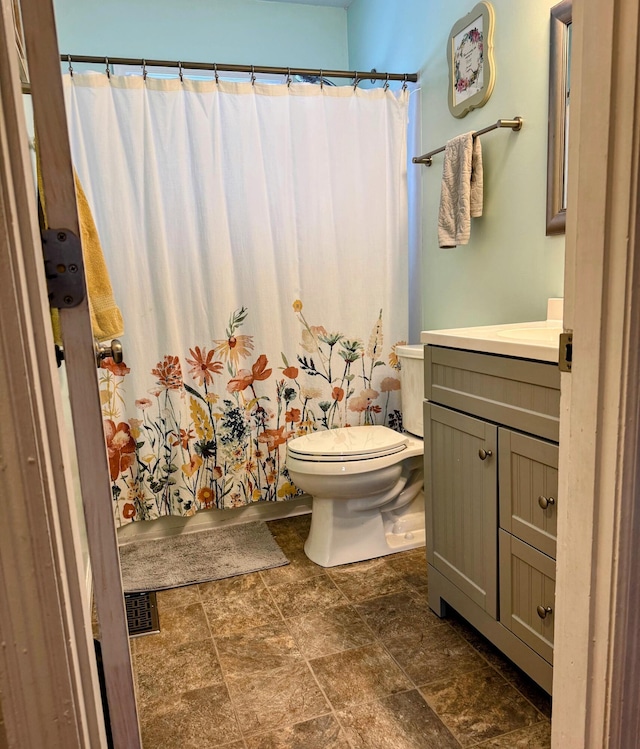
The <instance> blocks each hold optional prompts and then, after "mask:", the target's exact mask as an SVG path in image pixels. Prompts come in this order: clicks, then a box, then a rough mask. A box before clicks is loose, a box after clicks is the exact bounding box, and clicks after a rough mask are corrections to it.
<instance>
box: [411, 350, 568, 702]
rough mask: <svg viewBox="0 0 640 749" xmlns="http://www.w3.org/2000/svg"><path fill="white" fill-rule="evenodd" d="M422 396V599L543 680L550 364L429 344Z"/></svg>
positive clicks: (549, 622)
mask: <svg viewBox="0 0 640 749" xmlns="http://www.w3.org/2000/svg"><path fill="white" fill-rule="evenodd" d="M425 396H426V400H425V408H424V424H425V499H426V501H425V510H426V528H427V561H428V563H429V605H430V606H431V608H432V609H433V610H434V611H435V612H436V613H437V614H438V615H439V616H443V615H445V614H446V609H447V606H448V605H450V606H451V607H453V608H454V609H455V610H456V611H458V612H459V613H460V614H461V615H462V616H464V618H465V619H467V620H468V621H469V622H470V623H471V624H472V625H473V626H474V627H476V629H478V630H479V631H480V632H482V634H484V635H485V636H486V637H487V638H488V639H489V640H491V641H492V642H493V643H494V644H495V645H496V646H497V647H498V648H500V649H501V650H502V651H503V652H504V653H505V654H506V655H507V656H508V657H509V658H511V660H513V661H514V662H515V663H517V664H518V665H519V666H520V667H521V668H522V669H523V670H524V671H526V672H527V673H528V674H529V675H530V676H531V677H532V678H533V679H534V680H535V681H537V682H538V683H539V684H540V685H541V686H543V687H544V688H545V689H547V691H549V692H550V691H551V680H552V665H551V664H552V662H553V619H554V614H553V612H554V607H555V554H556V514H557V493H558V444H557V440H558V426H559V412H560V375H559V372H558V367H557V365H554V364H551V363H546V362H537V361H530V360H523V359H515V358H511V357H505V356H498V355H490V354H483V353H476V352H471V351H462V350H458V349H449V348H445V347H440V346H433V345H429V346H426V348H425Z"/></svg>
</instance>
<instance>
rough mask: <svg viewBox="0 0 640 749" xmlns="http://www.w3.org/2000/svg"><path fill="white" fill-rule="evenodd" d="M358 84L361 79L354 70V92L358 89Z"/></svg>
mask: <svg viewBox="0 0 640 749" xmlns="http://www.w3.org/2000/svg"><path fill="white" fill-rule="evenodd" d="M358 83H360V79H359V78H358V72H357V71H356V70H354V71H353V90H354V91H355V90H356V89H357V88H358Z"/></svg>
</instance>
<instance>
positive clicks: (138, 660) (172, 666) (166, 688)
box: [134, 638, 223, 702]
mask: <svg viewBox="0 0 640 749" xmlns="http://www.w3.org/2000/svg"><path fill="white" fill-rule="evenodd" d="M134 671H135V673H136V676H137V679H138V694H139V697H140V700H141V701H142V702H147V701H149V700H155V699H163V698H164V699H167V698H168V697H169V696H170V695H176V694H181V693H183V692H192V691H194V690H196V689H203V688H204V687H210V686H215V685H218V684H222V683H223V678H222V670H221V669H220V664H219V663H218V658H217V656H216V650H215V646H214V644H213V640H212V639H211V638H208V639H207V640H203V641H201V642H188V643H184V644H182V645H168V646H167V647H164V648H162V649H157V648H156V649H154V650H149V651H147V652H146V653H140V654H137V655H136V657H135V667H134Z"/></svg>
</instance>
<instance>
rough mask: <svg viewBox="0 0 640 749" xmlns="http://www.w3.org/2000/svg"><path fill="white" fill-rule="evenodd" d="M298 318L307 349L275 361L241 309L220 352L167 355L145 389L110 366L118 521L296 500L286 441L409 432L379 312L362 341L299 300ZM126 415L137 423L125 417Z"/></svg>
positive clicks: (109, 430)
mask: <svg viewBox="0 0 640 749" xmlns="http://www.w3.org/2000/svg"><path fill="white" fill-rule="evenodd" d="M293 311H294V314H295V315H296V316H297V319H298V321H299V323H300V326H301V340H300V343H299V349H298V351H297V352H295V353H293V354H292V353H290V352H289V353H285V352H281V362H273V361H269V359H268V358H267V356H266V354H265V353H263V351H262V350H261V344H260V342H258V341H255V340H254V337H253V336H251V335H246V334H244V333H242V332H241V330H242V328H243V324H244V323H245V320H246V319H247V316H248V314H249V311H248V310H247V309H246V308H245V307H242V308H241V309H238V310H236V311H235V312H233V313H232V314H231V316H230V318H229V321H228V325H227V328H226V330H225V336H224V338H221V339H217V340H213V341H212V344H213V345H210V346H209V347H207V346H206V345H196V344H194V346H193V348H190V349H189V351H188V352H169V353H167V354H165V355H164V357H163V358H162V360H161V361H159V362H158V363H157V364H156V366H155V367H153V368H152V369H151V371H150V385H151V387H150V388H149V390H148V392H146V393H135V394H132V393H128V392H127V375H128V374H129V373H130V369H129V368H128V367H127V366H126V365H125V364H124V363H123V364H115V363H114V362H113V360H112V359H107V360H106V361H105V362H103V364H102V369H101V371H100V375H99V377H100V396H101V400H102V408H103V415H104V427H105V438H106V444H107V451H108V456H109V470H110V475H111V482H112V493H113V500H114V512H115V516H116V521H117V523H118V524H119V525H122V524H125V523H128V522H131V521H135V520H151V519H154V518H157V517H159V516H161V515H186V516H188V515H193V514H195V513H196V511H198V510H200V509H211V508H220V509H222V508H230V507H239V506H241V505H247V504H250V503H252V502H274V501H278V500H286V499H289V498H291V497H294V496H295V495H296V494H298V493H299V492H298V489H297V488H296V487H295V486H294V485H293V484H292V482H291V479H290V477H289V475H288V472H287V469H286V466H285V454H286V442H287V440H289V439H291V438H292V437H297V436H300V435H303V434H307V433H308V432H313V431H316V430H318V429H331V428H335V427H341V426H356V425H363V424H376V423H381V424H386V425H388V426H390V427H392V428H394V429H401V428H402V420H401V415H400V410H399V392H398V391H399V389H400V380H399V378H398V370H399V368H400V365H399V362H398V359H397V357H396V354H395V345H393V346H391V347H389V348H388V349H385V348H384V337H383V317H382V310H381V311H380V315H379V317H378V319H377V320H376V321H375V322H374V324H373V327H372V330H371V333H370V336H369V339H368V340H366V341H365V340H362V339H360V338H357V337H350V336H349V335H346V334H345V333H342V332H333V331H332V332H328V331H327V330H326V329H325V328H324V327H323V326H322V325H310V324H309V323H308V322H307V320H306V318H305V316H304V313H303V305H302V302H301V301H300V300H296V301H294V303H293ZM200 343H201V344H204V342H199V344H200ZM398 343H404V341H399V342H398ZM396 345H397V344H396ZM131 400H133V401H134V402H135V408H132V405H131V404H130V401H131ZM130 413H136V414H137V417H136V418H131V417H130V418H128V419H126V417H125V414H130Z"/></svg>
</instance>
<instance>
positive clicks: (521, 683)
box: [502, 664, 552, 719]
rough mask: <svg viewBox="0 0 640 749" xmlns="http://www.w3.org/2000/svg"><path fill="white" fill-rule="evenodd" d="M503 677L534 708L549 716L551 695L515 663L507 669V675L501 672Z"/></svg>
mask: <svg viewBox="0 0 640 749" xmlns="http://www.w3.org/2000/svg"><path fill="white" fill-rule="evenodd" d="M502 676H504V678H505V679H506V680H507V681H508V682H509V683H510V684H512V685H513V686H514V687H515V688H516V689H517V690H518V692H520V694H522V695H523V696H524V697H526V698H527V699H528V700H529V702H531V703H532V704H533V706H534V707H535V708H536V710H539V711H540V712H541V713H542V714H543V715H544V717H545V718H549V719H550V718H551V705H552V699H551V695H549V694H548V693H547V692H545V691H544V689H542V687H540V686H538V684H536V683H535V681H533V679H531V678H530V677H529V676H527V674H525V673H524V671H521V670H520V669H519V668H518V667H517V666H516V665H515V664H512V668H511V669H509V675H507V674H504V673H503V674H502Z"/></svg>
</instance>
